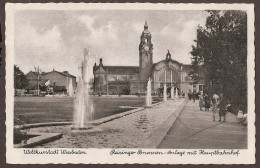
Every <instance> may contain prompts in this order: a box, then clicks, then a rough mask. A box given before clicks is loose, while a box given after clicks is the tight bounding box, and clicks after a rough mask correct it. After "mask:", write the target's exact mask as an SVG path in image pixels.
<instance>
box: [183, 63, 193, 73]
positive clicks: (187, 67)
mask: <svg viewBox="0 0 260 168" xmlns="http://www.w3.org/2000/svg"><path fill="white" fill-rule="evenodd" d="M182 70H183V71H186V72H190V71H191V70H192V65H189V64H185V65H183V67H182Z"/></svg>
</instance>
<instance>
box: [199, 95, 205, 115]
mask: <svg viewBox="0 0 260 168" xmlns="http://www.w3.org/2000/svg"><path fill="white" fill-rule="evenodd" d="M199 107H200V111H202V108H203V107H204V100H203V95H202V93H200V95H199Z"/></svg>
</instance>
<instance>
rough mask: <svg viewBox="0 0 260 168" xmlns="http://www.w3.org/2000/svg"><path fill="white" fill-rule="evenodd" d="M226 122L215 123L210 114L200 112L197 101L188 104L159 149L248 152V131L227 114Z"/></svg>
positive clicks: (231, 115)
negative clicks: (238, 150)
mask: <svg viewBox="0 0 260 168" xmlns="http://www.w3.org/2000/svg"><path fill="white" fill-rule="evenodd" d="M218 119H219V118H217V120H218ZM226 120H227V122H226V123H220V122H216V121H215V122H214V121H213V120H212V112H211V110H210V111H209V112H208V111H200V110H199V105H198V101H197V102H195V103H193V102H192V101H189V102H188V103H187V104H186V106H185V107H184V109H183V111H182V112H181V114H180V115H179V117H178V119H177V120H176V121H175V122H174V124H173V125H172V127H171V128H170V130H169V131H168V133H167V135H166V136H165V137H164V139H163V140H162V142H161V143H160V145H159V146H158V148H167V149H169V148H179V149H245V148H247V127H244V126H242V125H241V124H239V123H238V120H237V118H236V116H235V115H233V114H230V113H228V114H227V119H226Z"/></svg>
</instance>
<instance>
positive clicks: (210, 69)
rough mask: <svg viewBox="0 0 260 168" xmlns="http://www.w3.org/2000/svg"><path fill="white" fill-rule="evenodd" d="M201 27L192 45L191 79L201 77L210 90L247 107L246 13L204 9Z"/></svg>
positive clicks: (199, 78)
mask: <svg viewBox="0 0 260 168" xmlns="http://www.w3.org/2000/svg"><path fill="white" fill-rule="evenodd" d="M207 12H208V13H209V16H208V17H207V20H206V25H205V28H203V27H201V26H199V27H198V29H197V38H196V40H195V42H196V46H192V51H191V55H192V66H193V71H192V72H191V74H190V76H191V77H192V79H193V81H196V80H205V81H206V85H207V87H208V88H210V90H211V92H212V93H213V92H215V93H216V92H217V93H224V95H226V97H227V98H228V99H229V100H230V101H231V102H232V103H233V104H235V105H237V106H242V107H244V109H245V108H246V106H247V14H246V12H244V11H216V10H215V11H207Z"/></svg>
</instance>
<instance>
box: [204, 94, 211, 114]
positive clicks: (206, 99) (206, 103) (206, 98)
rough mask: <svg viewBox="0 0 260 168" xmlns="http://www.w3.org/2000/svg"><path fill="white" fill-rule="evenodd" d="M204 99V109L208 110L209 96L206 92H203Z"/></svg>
mask: <svg viewBox="0 0 260 168" xmlns="http://www.w3.org/2000/svg"><path fill="white" fill-rule="evenodd" d="M204 100H205V111H209V108H210V98H209V96H208V95H207V94H205V96H204Z"/></svg>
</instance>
